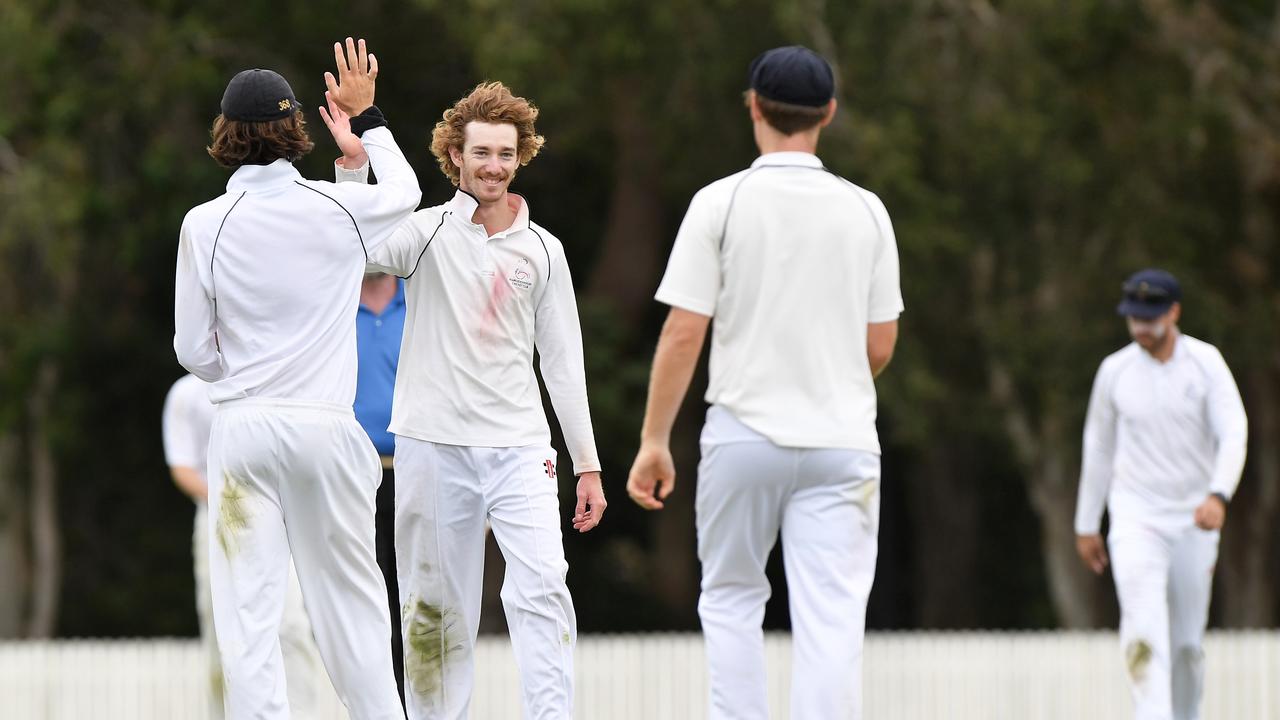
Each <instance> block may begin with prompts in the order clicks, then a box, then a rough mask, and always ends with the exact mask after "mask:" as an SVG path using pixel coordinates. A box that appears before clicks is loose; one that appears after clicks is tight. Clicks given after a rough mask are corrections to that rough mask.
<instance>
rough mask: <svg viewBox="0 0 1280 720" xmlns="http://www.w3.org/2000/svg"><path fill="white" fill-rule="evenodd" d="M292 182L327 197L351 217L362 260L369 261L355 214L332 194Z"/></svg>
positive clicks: (367, 251) (295, 181)
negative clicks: (362, 252) (362, 255)
mask: <svg viewBox="0 0 1280 720" xmlns="http://www.w3.org/2000/svg"><path fill="white" fill-rule="evenodd" d="M293 184H294V185H297V186H298V187H300V188H306V189H308V190H310V191H311V192H313V193H315V194H317V195H320V196H323V197H327V198H329V199H330V200H333V204H334V205H337V206H338V207H340V208H342V212H344V213H346V214H347V217H349V218H351V225H352V226H353V227H355V229H356V237H357V238H359V239H360V249H361V250H362V251H364V261H365V262H369V248H367V247H365V245H364V235H361V234H360V223H358V222H356V218H355V216H354V215H352V214H351V211H350V210H348V209H347V208H346V207H345V206H344V205H343V204H342V203H340V202H338V201H337V200H336V199H334V197H333V196H332V195H327V194H325V193H322V192H320V191H319V190H317V189H315V188H313V187H311V186H310V185H303V184H302V183H300V182H298V181H297V180H294V181H293Z"/></svg>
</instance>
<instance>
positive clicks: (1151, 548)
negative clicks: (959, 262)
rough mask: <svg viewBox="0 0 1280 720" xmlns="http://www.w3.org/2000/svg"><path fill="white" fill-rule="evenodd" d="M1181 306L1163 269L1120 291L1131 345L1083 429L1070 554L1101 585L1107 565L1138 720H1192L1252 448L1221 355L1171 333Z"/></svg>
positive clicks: (1102, 371)
mask: <svg viewBox="0 0 1280 720" xmlns="http://www.w3.org/2000/svg"><path fill="white" fill-rule="evenodd" d="M1181 300H1182V290H1181V287H1180V286H1179V284H1178V281H1177V280H1176V279H1175V278H1174V277H1173V276H1172V275H1170V274H1169V273H1167V272H1164V271H1163V270H1154V269H1150V270H1142V271H1139V272H1137V273H1135V274H1134V275H1132V276H1131V277H1130V278H1129V279H1128V280H1127V281H1126V282H1125V283H1124V295H1123V298H1122V300H1121V302H1120V306H1119V307H1118V308H1117V310H1118V312H1119V314H1120V315H1121V316H1123V317H1124V318H1125V321H1126V323H1127V324H1128V327H1129V334H1130V336H1132V338H1133V342H1132V343H1130V344H1129V345H1127V346H1125V347H1124V348H1123V349H1121V350H1119V351H1117V352H1116V353H1114V354H1112V355H1110V356H1109V357H1107V359H1105V360H1103V361H1102V366H1101V367H1099V368H1098V374H1097V377H1096V378H1095V379H1094V382H1093V393H1092V395H1091V396H1090V398H1089V412H1088V415H1087V417H1086V419H1085V427H1084V458H1083V462H1082V466H1081V471H1080V491H1079V499H1078V502H1077V504H1076V520H1075V525H1076V528H1075V529H1076V546H1077V549H1078V550H1079V553H1080V558H1081V560H1083V561H1084V563H1085V565H1086V566H1088V567H1089V568H1090V569H1091V570H1093V571H1094V572H1095V573H1099V574H1101V573H1102V572H1103V571H1104V570H1105V569H1106V567H1107V564H1108V562H1110V564H1111V566H1112V574H1113V576H1114V578H1115V584H1116V595H1117V596H1118V597H1119V600H1120V643H1121V645H1122V647H1123V650H1124V656H1125V663H1126V666H1127V668H1128V675H1129V686H1130V689H1131V691H1132V694H1133V702H1134V709H1135V713H1134V717H1136V718H1137V720H1197V719H1198V718H1199V717H1200V696H1201V693H1202V690H1203V687H1204V653H1203V651H1202V650H1201V644H1202V641H1203V640H1204V631H1205V625H1206V623H1207V622H1208V619H1209V597H1210V592H1211V590H1212V588H1213V569H1214V565H1215V564H1216V563H1217V560H1218V537H1219V531H1220V530H1221V529H1222V524H1223V522H1224V521H1225V519H1226V511H1227V504H1228V503H1229V502H1230V501H1231V496H1232V494H1233V493H1235V490H1236V485H1237V484H1238V483H1239V482H1240V473H1241V472H1242V471H1243V469H1244V460H1245V448H1246V442H1247V439H1248V421H1247V419H1246V418H1245V412H1244V404H1243V403H1242V402H1241V400H1240V391H1239V390H1238V389H1237V388H1236V383H1235V380H1234V379H1233V378H1232V377H1231V370H1229V369H1228V368H1227V363H1226V361H1224V360H1223V358H1222V354H1221V353H1220V352H1218V349H1217V348H1215V347H1213V346H1212V345H1210V344H1208V343H1206V342H1203V341H1201V340H1197V339H1195V338H1193V337H1189V336H1187V335H1184V334H1182V332H1181V331H1180V330H1179V329H1178V319H1179V318H1180V317H1181V315H1182V304H1181ZM1104 505H1105V506H1106V510H1107V513H1108V514H1109V516H1110V520H1111V529H1110V533H1109V534H1108V536H1107V545H1109V546H1110V550H1111V553H1110V556H1109V557H1108V554H1107V550H1106V549H1105V548H1104V546H1103V541H1102V536H1101V534H1100V532H1101V531H1100V528H1101V524H1102V511H1103V506H1104Z"/></svg>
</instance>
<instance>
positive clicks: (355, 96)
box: [324, 38, 378, 117]
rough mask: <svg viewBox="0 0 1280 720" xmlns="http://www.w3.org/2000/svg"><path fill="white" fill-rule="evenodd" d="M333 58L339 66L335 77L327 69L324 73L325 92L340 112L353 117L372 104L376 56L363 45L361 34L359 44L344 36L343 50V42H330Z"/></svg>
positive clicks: (376, 64)
mask: <svg viewBox="0 0 1280 720" xmlns="http://www.w3.org/2000/svg"><path fill="white" fill-rule="evenodd" d="M333 59H334V62H335V63H336V64H337V66H338V77H337V78H334V76H333V73H329V72H327V73H325V74H324V84H325V87H327V88H328V89H329V90H328V95H329V97H330V98H331V99H332V101H333V103H334V104H335V105H337V106H338V107H339V108H341V109H342V111H343V112H345V113H346V114H348V115H350V116H352V117H355V116H356V115H359V114H360V113H362V112H364V111H365V110H368V109H369V107H370V106H371V105H373V88H374V81H375V80H377V79H378V58H376V57H374V56H373V55H372V54H371V53H369V52H368V50H366V49H365V45H364V39H363V38H362V39H361V40H360V42H359V43H358V44H357V43H356V41H354V40H352V39H351V38H347V45H346V49H345V51H344V49H343V46H342V43H334V44H333Z"/></svg>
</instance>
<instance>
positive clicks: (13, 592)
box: [0, 433, 29, 639]
mask: <svg viewBox="0 0 1280 720" xmlns="http://www.w3.org/2000/svg"><path fill="white" fill-rule="evenodd" d="M18 448H19V443H18V438H17V436H16V435H14V434H11V433H5V434H2V435H0V578H5V582H4V584H3V586H0V639H4V638H17V637H21V636H22V633H23V615H24V610H25V607H26V600H27V597H28V592H29V583H28V579H29V578H28V574H27V563H26V561H25V559H26V550H25V548H26V543H25V542H24V540H25V537H26V531H25V523H24V522H23V513H22V511H21V510H22V507H23V505H22V489H21V487H20V486H19V484H18V473H19V470H18Z"/></svg>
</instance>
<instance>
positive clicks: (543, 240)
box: [337, 168, 600, 475]
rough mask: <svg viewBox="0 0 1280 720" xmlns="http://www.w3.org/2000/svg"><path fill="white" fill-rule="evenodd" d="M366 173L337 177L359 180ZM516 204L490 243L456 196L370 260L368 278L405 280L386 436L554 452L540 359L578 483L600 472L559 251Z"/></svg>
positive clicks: (572, 304)
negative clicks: (375, 273) (373, 274)
mask: <svg viewBox="0 0 1280 720" xmlns="http://www.w3.org/2000/svg"><path fill="white" fill-rule="evenodd" d="M364 172H367V171H366V170H364V169H363V168H361V169H355V170H342V169H341V168H339V169H338V170H337V174H338V176H339V178H345V179H352V180H358V179H360V178H361V177H362V175H363V173H364ZM350 184H356V183H350ZM509 197H510V198H512V199H513V201H517V202H519V203H520V207H519V209H518V210H517V215H516V219H515V222H513V223H512V225H511V227H509V228H507V229H506V230H503V231H501V232H498V233H495V234H493V235H492V236H490V235H489V234H488V232H487V231H486V230H485V227H484V226H483V225H477V224H476V223H473V222H472V221H471V218H472V216H473V215H474V214H475V211H476V208H477V207H478V204H477V202H476V199H475V198H474V197H472V196H471V195H469V194H468V193H466V192H465V191H462V190H459V191H457V193H455V195H454V197H453V199H452V200H450V201H449V202H447V203H444V204H443V205H437V206H435V207H431V208H426V209H424V210H419V211H418V212H416V213H414V214H413V217H412V218H410V220H409V221H408V222H406V223H405V224H404V225H402V226H401V227H400V229H399V230H397V231H396V233H395V234H394V235H393V236H392V237H391V239H389V240H388V241H387V242H386V243H385V244H383V245H381V246H379V247H378V248H377V249H375V250H371V251H370V252H369V258H370V261H369V262H370V269H377V270H381V271H383V272H391V273H394V274H396V275H399V276H400V277H403V278H405V297H406V300H407V303H408V313H407V315H406V318H405V324H404V339H403V341H402V343H401V346H400V365H399V367H400V370H399V372H398V373H397V375H396V389H395V398H394V400H393V402H392V410H391V432H393V433H395V434H396V435H405V436H408V437H411V438H415V439H418V440H424V441H427V442H435V443H444V444H448V445H465V446H478V447H519V446H524V445H532V444H535V443H541V444H547V443H550V441H551V433H550V429H549V426H548V424H547V416H546V413H545V412H544V411H543V408H542V394H541V392H540V390H539V386H538V378H537V375H536V373H535V372H534V350H535V349H536V350H537V353H538V358H539V362H538V369H539V370H540V371H541V373H542V380H543V382H544V383H545V384H546V386H547V393H548V395H550V396H551V403H552V406H553V407H554V408H555V413H556V418H557V419H558V420H559V421H560V429H561V431H562V432H563V434H564V438H565V444H566V445H567V446H568V450H569V454H570V456H571V457H572V458H573V465H574V472H575V474H578V475H581V474H582V473H586V472H592V471H598V470H600V460H599V457H598V455H597V453H596V443H595V434H594V431H593V430H592V427H591V411H590V409H589V407H588V404H587V384H586V371H585V369H584V361H583V351H582V330H581V328H580V326H579V324H578V305H577V300H576V298H575V296H574V291H573V278H572V277H571V276H570V274H569V263H568V262H567V261H566V259H565V254H564V246H562V245H561V244H560V241H559V240H558V239H556V237H555V236H554V235H552V234H551V233H549V232H547V230H546V229H545V228H543V227H541V226H539V225H538V224H536V223H534V222H532V221H531V220H530V219H529V204H528V202H527V201H525V200H524V198H522V197H520V196H519V195H515V194H511V195H510V196H509Z"/></svg>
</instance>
